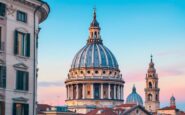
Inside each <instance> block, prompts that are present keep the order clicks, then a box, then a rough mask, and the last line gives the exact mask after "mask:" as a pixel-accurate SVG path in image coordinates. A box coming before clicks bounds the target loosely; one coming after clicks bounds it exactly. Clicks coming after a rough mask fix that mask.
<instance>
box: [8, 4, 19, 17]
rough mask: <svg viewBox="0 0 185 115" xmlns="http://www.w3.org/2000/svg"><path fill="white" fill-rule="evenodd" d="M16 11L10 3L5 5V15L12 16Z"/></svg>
mask: <svg viewBox="0 0 185 115" xmlns="http://www.w3.org/2000/svg"><path fill="white" fill-rule="evenodd" d="M16 11H17V9H16V8H14V6H13V5H12V4H11V5H9V6H7V15H11V16H14V14H15V12H16Z"/></svg>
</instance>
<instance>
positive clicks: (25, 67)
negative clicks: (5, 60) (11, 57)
mask: <svg viewBox="0 0 185 115" xmlns="http://www.w3.org/2000/svg"><path fill="white" fill-rule="evenodd" d="M13 67H15V68H18V69H28V66H27V65H25V64H24V63H18V64H15V65H13Z"/></svg>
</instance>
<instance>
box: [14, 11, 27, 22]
mask: <svg viewBox="0 0 185 115" xmlns="http://www.w3.org/2000/svg"><path fill="white" fill-rule="evenodd" d="M16 19H17V21H20V22H23V23H27V22H28V14H27V13H26V12H23V11H20V10H17V16H16Z"/></svg>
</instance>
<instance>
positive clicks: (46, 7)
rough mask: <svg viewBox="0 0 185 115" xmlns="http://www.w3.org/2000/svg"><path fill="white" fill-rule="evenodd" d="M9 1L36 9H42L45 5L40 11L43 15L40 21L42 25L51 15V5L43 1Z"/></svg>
mask: <svg viewBox="0 0 185 115" xmlns="http://www.w3.org/2000/svg"><path fill="white" fill-rule="evenodd" d="M9 1H15V2H19V3H22V4H24V5H27V6H30V7H32V8H34V9H36V8H38V7H40V6H41V5H42V4H43V5H42V7H41V8H40V9H39V12H40V14H41V17H40V20H39V22H40V23H41V22H43V21H44V20H45V19H46V18H47V17H48V15H49V13H50V7H49V5H48V4H47V3H46V2H44V1H42V0H9Z"/></svg>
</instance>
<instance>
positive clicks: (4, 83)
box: [2, 66, 6, 88]
mask: <svg viewBox="0 0 185 115" xmlns="http://www.w3.org/2000/svg"><path fill="white" fill-rule="evenodd" d="M2 69H3V71H2V73H3V74H2V78H3V79H2V82H3V88H6V67H5V66H3V68H2Z"/></svg>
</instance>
